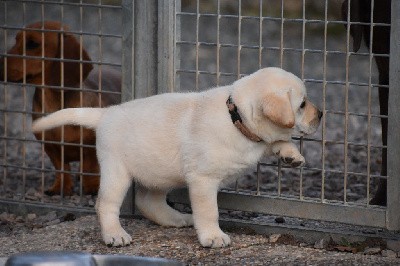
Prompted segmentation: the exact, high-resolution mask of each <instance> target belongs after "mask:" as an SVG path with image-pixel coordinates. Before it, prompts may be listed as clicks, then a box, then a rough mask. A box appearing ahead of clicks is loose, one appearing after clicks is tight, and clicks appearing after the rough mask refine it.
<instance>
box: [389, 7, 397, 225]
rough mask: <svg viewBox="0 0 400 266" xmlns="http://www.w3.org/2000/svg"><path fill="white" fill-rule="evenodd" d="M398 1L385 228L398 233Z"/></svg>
mask: <svg viewBox="0 0 400 266" xmlns="http://www.w3.org/2000/svg"><path fill="white" fill-rule="evenodd" d="M399 31H400V1H392V14H391V31H390V65H389V121H388V144H387V146H388V148H387V153H388V156H387V157H388V180H387V216H386V219H387V228H388V229H389V230H400V212H399V205H400V163H399V162H400V134H399V132H400V105H399V102H400V90H399V89H400V63H399V58H400V36H399V34H398V33H399Z"/></svg>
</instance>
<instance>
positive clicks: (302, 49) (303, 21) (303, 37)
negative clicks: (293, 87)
mask: <svg viewBox="0 0 400 266" xmlns="http://www.w3.org/2000/svg"><path fill="white" fill-rule="evenodd" d="M302 6H303V16H302V17H303V20H302V30H301V79H302V80H304V60H305V57H306V47H305V39H306V2H305V0H303V3H302ZM302 153H303V137H300V154H302ZM299 199H300V200H302V199H303V167H301V168H300V184H299Z"/></svg>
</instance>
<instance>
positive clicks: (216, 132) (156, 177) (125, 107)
mask: <svg viewBox="0 0 400 266" xmlns="http://www.w3.org/2000/svg"><path fill="white" fill-rule="evenodd" d="M321 116H322V113H321V112H320V111H319V110H318V109H317V108H316V107H315V106H314V105H313V104H312V103H311V102H309V101H308V100H307V95H306V88H305V86H304V84H303V82H302V81H301V80H300V79H299V78H297V77H296V76H295V75H293V74H291V73H288V72H286V71H284V70H282V69H279V68H265V69H261V70H259V71H257V72H255V73H254V74H252V75H249V76H246V77H244V78H242V79H240V80H238V81H236V82H235V83H233V84H232V85H230V86H225V87H219V88H215V89H211V90H208V91H204V92H198V93H168V94H162V95H156V96H152V97H149V98H145V99H138V100H134V101H130V102H127V103H123V104H121V105H117V106H112V107H108V108H103V109H101V108H71V109H64V110H60V111H58V112H55V113H53V114H50V115H49V116H46V117H44V118H41V119H39V120H37V121H35V122H34V124H33V131H35V132H37V131H42V130H47V129H51V128H54V127H58V126H61V125H67V124H72V125H81V126H84V127H88V128H92V129H94V130H96V137H97V143H96V147H97V155H98V159H99V163H100V167H101V181H100V190H99V196H98V200H97V203H96V210H97V213H98V216H99V220H100V225H101V230H102V236H103V239H104V241H105V243H106V244H107V245H111V246H121V245H129V243H130V242H131V241H132V238H131V236H130V235H129V234H127V233H126V231H125V230H124V229H123V228H122V227H121V224H120V222H119V212H120V206H121V203H122V201H123V199H124V196H125V194H126V191H127V189H128V188H129V186H130V184H131V181H132V179H134V180H135V181H136V182H137V183H138V187H139V188H138V191H137V194H136V204H137V207H138V209H139V210H140V211H141V213H142V214H143V215H144V216H145V217H147V218H148V219H150V220H152V221H154V222H155V223H158V224H160V225H163V226H176V227H182V226H191V225H194V227H195V228H196V231H197V235H198V239H199V241H200V243H201V245H202V246H204V247H213V248H215V247H224V246H228V245H229V244H230V243H231V240H230V238H229V236H228V235H226V234H225V233H224V232H223V231H222V230H221V229H220V227H219V224H218V206H217V191H218V187H219V186H220V184H221V182H222V181H226V180H227V179H229V178H232V177H237V176H238V174H240V173H241V172H242V171H243V170H244V169H246V168H248V167H251V166H254V165H255V164H256V163H257V161H258V160H259V159H260V158H261V157H262V156H263V155H264V154H266V155H274V154H275V155H278V156H280V157H281V158H282V160H283V161H284V162H286V163H289V164H291V165H292V166H294V167H295V166H300V165H302V164H303V163H304V157H303V156H302V155H301V154H300V153H299V151H298V149H297V148H296V146H295V145H294V144H293V143H291V137H292V135H293V134H294V133H297V134H300V135H304V134H311V133H313V132H315V131H316V130H317V128H318V125H319V122H320V120H321ZM182 186H188V188H189V194H190V200H191V205H192V210H193V215H190V214H182V213H180V212H178V211H176V210H174V209H172V208H171V207H169V206H168V205H167V203H166V195H167V193H168V191H170V190H171V189H173V188H177V187H182Z"/></svg>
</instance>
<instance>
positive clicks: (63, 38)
mask: <svg viewBox="0 0 400 266" xmlns="http://www.w3.org/2000/svg"><path fill="white" fill-rule="evenodd" d="M64 29H65V30H68V27H66V26H65V27H64ZM61 42H63V44H61ZM62 47H63V54H62V53H61V48H62ZM80 51H81V47H80V44H79V42H78V40H77V39H76V38H75V37H74V36H73V35H72V34H70V33H58V53H57V55H56V58H61V55H63V58H64V59H72V60H77V61H79V60H82V61H91V59H90V57H89V55H88V53H87V52H86V51H85V49H83V47H82V59H81V52H80ZM63 64H64V68H63V69H64V71H63V73H62V74H63V77H64V86H66V87H76V86H77V85H79V82H80V72H81V67H80V65H81V64H82V81H84V80H85V79H86V78H87V76H88V75H89V73H90V71H92V69H93V66H92V64H91V63H80V62H68V61H66V62H64V63H63ZM50 72H51V75H50V77H49V78H50V79H51V80H52V84H56V85H60V83H61V63H60V62H56V63H54V64H53V65H52V66H51V68H50Z"/></svg>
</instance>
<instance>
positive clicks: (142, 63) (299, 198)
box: [124, 0, 400, 230]
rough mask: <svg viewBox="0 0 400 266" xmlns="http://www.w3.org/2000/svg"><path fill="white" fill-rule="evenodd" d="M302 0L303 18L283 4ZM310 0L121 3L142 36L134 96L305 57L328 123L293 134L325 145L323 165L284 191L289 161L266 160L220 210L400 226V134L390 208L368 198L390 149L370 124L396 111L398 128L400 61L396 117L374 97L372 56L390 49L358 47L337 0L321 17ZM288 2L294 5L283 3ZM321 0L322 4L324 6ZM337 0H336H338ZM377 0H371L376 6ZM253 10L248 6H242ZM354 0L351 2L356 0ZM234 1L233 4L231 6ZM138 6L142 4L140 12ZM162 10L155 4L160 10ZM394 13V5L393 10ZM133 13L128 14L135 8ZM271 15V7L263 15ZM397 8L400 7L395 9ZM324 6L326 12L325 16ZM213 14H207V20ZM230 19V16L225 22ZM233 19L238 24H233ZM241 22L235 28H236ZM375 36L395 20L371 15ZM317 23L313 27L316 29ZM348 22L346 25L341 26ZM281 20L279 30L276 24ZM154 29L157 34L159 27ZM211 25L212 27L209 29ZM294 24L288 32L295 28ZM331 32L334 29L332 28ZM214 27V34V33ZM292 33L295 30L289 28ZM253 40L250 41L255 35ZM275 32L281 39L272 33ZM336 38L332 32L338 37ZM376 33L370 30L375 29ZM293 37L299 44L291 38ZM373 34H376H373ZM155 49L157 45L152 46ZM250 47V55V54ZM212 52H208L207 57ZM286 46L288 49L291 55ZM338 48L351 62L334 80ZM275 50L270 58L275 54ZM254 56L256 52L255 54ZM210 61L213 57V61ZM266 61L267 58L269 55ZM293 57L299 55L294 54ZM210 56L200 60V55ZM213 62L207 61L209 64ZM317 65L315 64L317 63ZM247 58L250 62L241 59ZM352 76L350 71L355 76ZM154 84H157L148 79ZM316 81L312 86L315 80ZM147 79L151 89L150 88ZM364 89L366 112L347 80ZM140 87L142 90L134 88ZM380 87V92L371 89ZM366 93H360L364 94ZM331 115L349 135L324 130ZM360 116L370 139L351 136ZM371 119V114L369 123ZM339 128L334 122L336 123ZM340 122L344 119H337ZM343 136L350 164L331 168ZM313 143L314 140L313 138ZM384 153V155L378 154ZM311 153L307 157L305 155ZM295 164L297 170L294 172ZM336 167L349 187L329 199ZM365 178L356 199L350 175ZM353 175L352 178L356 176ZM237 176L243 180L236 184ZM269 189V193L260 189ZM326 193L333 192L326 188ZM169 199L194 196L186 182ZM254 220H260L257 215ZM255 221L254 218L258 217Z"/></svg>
mask: <svg viewBox="0 0 400 266" xmlns="http://www.w3.org/2000/svg"><path fill="white" fill-rule="evenodd" d="M296 2H297V3H299V2H301V4H300V6H299V8H300V11H299V14H300V17H296V15H293V14H290V13H289V12H290V11H289V12H288V13H289V15H288V16H286V12H287V11H286V10H285V8H286V7H289V6H290V4H292V5H295V6H297V4H296ZM310 2H312V1H305V0H304V1H284V0H279V1H262V0H259V1H240V0H238V1H229V3H228V1H222V0H215V1H198V0H197V1H172V0H171V1H150V2H149V1H146V3H143V2H140V1H136V2H134V4H133V5H131V4H130V2H129V3H127V2H124V4H125V6H124V8H127V9H128V10H130V9H131V8H133V9H134V10H135V11H134V14H135V15H137V16H136V17H135V20H136V19H137V21H135V23H134V25H135V27H134V29H135V31H136V33H135V34H137V36H135V37H134V40H135V41H134V43H135V45H136V46H135V50H134V51H135V57H134V58H135V59H134V68H135V69H136V71H134V72H133V73H134V75H133V77H134V78H135V79H137V81H136V82H134V83H133V84H135V85H134V88H133V93H132V94H138V95H143V94H146V88H158V89H160V91H157V93H162V92H172V91H188V90H201V89H204V88H207V87H212V86H216V85H224V84H229V83H231V82H233V81H234V80H236V79H237V78H240V77H242V76H244V75H246V74H250V73H251V72H252V71H255V70H257V69H259V68H261V67H265V66H279V67H284V68H285V67H286V69H289V70H290V69H291V68H293V66H290V64H286V65H285V63H284V61H285V59H286V58H287V57H290V54H293V53H297V54H298V55H297V56H299V57H300V59H299V60H298V61H299V66H297V70H296V69H294V70H292V71H293V72H295V73H296V71H297V73H296V74H298V75H299V76H301V78H302V79H303V80H304V81H305V82H306V85H309V86H311V89H314V90H315V88H314V87H315V84H318V85H319V86H320V93H321V94H322V95H323V97H322V102H323V103H322V104H321V105H322V106H321V107H322V108H323V111H324V120H323V122H322V124H321V128H322V134H321V135H320V136H319V137H318V136H317V137H313V136H311V137H306V138H301V139H299V138H297V139H296V138H295V141H296V143H297V144H299V145H300V147H301V150H303V152H307V150H306V146H307V143H310V142H314V143H319V145H320V147H319V149H320V150H321V153H320V156H321V157H322V160H321V161H320V163H319V165H316V166H306V167H303V168H302V169H300V170H295V171H297V175H298V176H299V179H300V180H299V181H298V183H299V185H298V186H299V189H298V191H297V193H294V194H295V195H285V193H284V190H283V189H284V186H283V185H282V184H281V182H282V181H281V179H282V178H283V175H282V170H283V169H284V166H283V165H281V163H277V162H276V161H275V162H261V163H260V164H259V165H258V167H257V173H256V174H255V178H252V181H253V182H254V184H255V186H253V187H252V188H251V189H247V188H246V189H241V188H240V182H237V183H236V186H235V187H230V188H223V189H222V191H221V192H220V193H219V196H218V200H219V202H218V203H219V207H220V209H229V210H238V211H244V212H246V211H248V212H256V213H265V214H272V215H276V216H289V217H297V218H301V219H316V220H324V221H332V222H339V223H346V224H353V225H362V226H372V227H381V228H387V229H390V230H399V229H400V223H399V221H400V220H399V213H398V211H397V206H399V199H400V198H399V185H400V183H399V178H398V173H399V170H400V169H399V168H398V167H399V164H398V163H397V161H398V159H399V156H398V154H399V153H398V145H396V143H398V141H399V139H398V136H396V134H389V136H388V137H389V140H388V143H389V144H388V145H387V150H388V158H389V159H388V160H389V161H388V169H389V170H388V172H389V174H388V176H387V177H383V178H387V182H388V203H387V207H386V208H384V207H379V206H373V205H370V204H369V199H371V198H372V196H373V193H374V192H373V187H371V184H372V182H373V180H374V179H375V180H377V179H378V178H382V177H381V176H380V174H379V173H376V171H375V172H373V171H372V170H371V169H370V168H371V165H370V164H372V163H371V162H372V160H374V159H376V158H372V157H373V156H377V154H376V153H375V154H374V155H373V154H372V152H371V150H372V149H378V150H381V151H382V149H384V148H386V147H384V146H382V144H381V143H380V142H379V141H380V140H378V142H377V141H375V142H374V141H373V140H372V139H373V138H375V139H376V138H377V136H375V135H374V133H371V131H372V130H373V127H375V128H376V127H377V126H378V125H379V121H378V120H379V119H381V118H383V119H389V124H390V126H389V128H390V131H389V132H396V128H397V127H398V126H399V119H397V116H398V115H397V114H398V105H396V103H397V97H399V96H398V92H397V91H396V89H394V88H396V87H397V86H398V84H399V76H398V74H396V73H398V71H399V66H398V65H397V64H396V62H395V60H391V61H390V88H389V89H390V101H389V116H388V118H387V117H385V116H381V115H379V113H378V114H377V113H376V112H375V113H374V111H373V110H372V106H373V105H374V104H375V105H376V102H375V103H373V101H374V100H373V99H371V98H373V97H376V96H377V95H376V90H377V88H378V86H379V85H381V86H384V85H382V84H379V83H376V81H374V79H373V77H372V76H373V74H374V71H375V72H376V70H374V64H375V62H374V57H375V56H383V57H385V56H386V57H387V56H388V55H387V54H385V55H381V54H373V53H372V52H370V51H365V50H363V51H359V52H352V51H351V49H350V43H351V36H350V32H349V26H346V24H347V22H348V21H342V20H341V19H340V18H332V12H331V11H329V10H328V7H329V9H330V8H332V6H333V5H334V4H335V2H334V1H328V0H326V1H319V4H317V5H316V6H317V8H319V10H318V11H317V12H320V15H319V17H318V15H316V18H315V17H314V18H313V17H312V16H311V17H309V15H308V14H306V9H307V8H308V7H310V5H306V4H307V3H308V4H309V3H310ZM267 3H269V4H270V5H273V4H276V6H277V7H278V8H276V10H275V11H277V14H273V12H274V11H271V12H270V13H268V12H269V11H268V7H271V6H268V5H266V4H267ZM285 3H288V5H285ZM321 3H322V4H321ZM336 4H337V1H336ZM373 5H374V1H372V6H373ZM242 6H246V8H249V9H251V10H250V11H249V10H245V7H243V8H242ZM349 6H350V4H349ZM232 9H233V10H232ZM137 10H141V11H137ZM157 11H158V12H157ZM396 11H397V12H396ZM398 11H400V5H399V3H398V2H396V1H393V2H392V23H391V24H392V25H391V32H392V33H394V32H397V30H398V29H399V26H400V24H399V17H398V14H399V12H398ZM129 13H131V11H129V12H128V14H129ZM265 13H267V14H265ZM395 13H397V14H395ZM321 14H322V15H321ZM154 17H157V18H158V23H152V22H154V20H153V18H154ZM210 20H211V21H212V22H207V21H210ZM227 20H231V21H232V22H231V23H229V22H226V21H227ZM249 21H251V22H253V24H251V25H247V26H246V23H249ZM268 23H276V24H277V25H278V26H277V27H275V28H276V30H277V32H271V31H268V29H267V30H265V28H266V25H268ZM291 23H292V24H293V23H298V24H299V25H298V26H299V27H298V28H299V32H300V37H299V39H298V40H297V41H298V43H299V46H298V47H293V46H291V45H293V43H291V44H289V46H286V43H285V41H284V40H286V32H285V31H286V29H287V28H288V27H289V26H286V25H287V24H289V25H292V24H291ZM352 23H353V24H360V25H366V23H362V22H352ZM228 25H231V27H229V26H228ZM232 25H234V26H232ZM370 25H372V26H371V35H372V33H373V30H372V29H373V28H374V27H376V26H383V27H388V26H390V25H389V24H383V23H374V22H373V21H372V22H371V24H370ZM312 26H313V27H314V29H313V28H310V27H312ZM252 27H255V28H257V30H255V31H254V32H253V33H255V35H252V36H251V35H250V34H247V33H248V31H251V28H252ZM318 27H319V30H321V31H322V33H321V38H322V39H323V43H322V48H315V47H311V48H309V47H307V45H310V44H309V42H307V41H306V36H307V37H308V35H307V34H308V31H312V30H316V31H317V30H318V29H315V28H318ZM338 27H341V28H338ZM275 28H274V29H275ZM340 29H341V30H342V31H343V32H344V35H343V37H342V39H343V40H344V46H343V47H339V48H337V47H334V48H332V47H331V46H330V45H329V42H330V41H331V40H332V36H329V34H331V32H333V33H334V31H335V30H340ZM142 31H144V32H146V33H149V32H152V33H153V34H150V36H151V41H150V42H148V41H149V40H148V39H146V41H147V42H146V45H144V44H143V43H141V40H142V39H143V38H144V36H140V35H141V34H143V33H142ZM224 31H228V32H229V34H230V36H222V33H223V32H224ZM155 32H156V34H155ZM209 32H211V33H209ZM265 32H267V34H270V35H271V36H272V37H273V36H276V37H275V38H276V39H277V42H276V44H275V45H268V43H266V42H265V39H264V37H265V35H264V34H265ZM289 32H290V31H289ZM328 33H329V34H328ZM207 34H208V35H207ZM289 34H290V33H289ZM251 38H253V39H251ZM273 38H274V37H273ZM333 38H335V36H333ZM371 38H372V37H371ZM397 38H398V37H397V36H396V34H392V39H391V51H390V53H391V55H392V58H396V55H398V54H399V51H398V49H399V42H398V41H396V39H397ZM289 42H293V40H290V38H289ZM371 42H372V41H371ZM155 43H157V45H156V47H157V49H154V48H153V47H152V45H154V44H155ZM149 49H150V51H149ZM224 49H225V50H229V49H231V50H233V51H231V52H226V51H223V50H224ZM249 50H251V51H252V52H253V53H249ZM268 53H276V56H275V58H277V62H278V63H276V62H268V61H267V60H265V58H266V54H267V55H268ZM210 54H211V55H210ZM287 54H289V55H287ZM310 54H320V55H321V56H322V60H321V63H320V66H321V67H320V68H319V69H318V70H319V71H320V73H321V76H320V77H319V78H314V77H312V76H311V77H307V76H306V75H307V74H309V73H308V70H307V67H308V66H307V65H308V64H315V63H317V62H315V61H310V60H307V59H306V58H307V56H309V55H310ZM143 55H146V56H148V55H154V56H155V58H154V59H153V60H150V61H149V59H146V60H143V59H144V58H142V59H141V56H143ZM229 56H231V57H236V60H234V62H233V63H232V62H229V63H228V64H224V63H223V62H224V60H227V58H228V57H229ZM332 56H333V57H335V56H343V57H344V62H343V68H344V69H345V73H344V77H343V78H341V79H331V77H330V76H329V75H328V73H327V71H329V69H330V66H329V62H330V60H328V59H327V58H330V57H332ZM272 57H273V56H272ZM353 57H356V58H357V57H364V62H366V63H365V64H364V65H365V66H366V67H367V68H366V71H367V72H368V75H367V76H368V77H367V80H366V81H364V82H360V81H354V80H353V79H351V78H350V74H351V73H350V71H353V70H354V67H350V64H354V63H353V61H352V60H353ZM249 58H251V59H249ZM207 60H208V61H207ZM246 60H247V61H249V60H254V61H256V63H255V64H249V63H248V62H245V61H246ZM264 60H265V61H264ZM286 60H289V61H290V60H292V59H291V58H289V59H286ZM202 61H203V62H202ZM204 61H206V63H204ZM317 64H318V63H317ZM242 65H247V66H248V67H247V66H246V67H247V68H246V67H243V66H242ZM143 69H146V70H149V69H151V71H146V72H145V73H141V71H143ZM352 78H353V77H352ZM149 85H150V86H149ZM312 85H314V87H312ZM146 86H147V87H146ZM340 86H342V87H343V90H344V97H343V98H344V101H343V104H344V110H342V111H341V110H339V111H338V110H334V109H330V108H331V107H328V106H327V102H326V99H325V98H326V96H327V94H326V91H327V89H329V88H330V87H335V88H336V87H340ZM358 87H361V88H362V87H366V88H367V94H366V95H367V96H366V97H365V98H366V99H367V106H368V108H367V110H365V111H359V110H358V111H353V110H351V107H350V106H349V104H351V100H349V90H350V88H351V89H352V90H354V88H358ZM137 89H139V90H140V91H139V92H137V91H136V90H137ZM374 93H375V95H374ZM360 97H362V96H360ZM329 115H339V116H341V117H342V118H343V120H344V125H343V127H344V128H343V131H344V133H343V137H342V139H340V140H335V139H334V140H332V139H328V137H327V133H326V131H327V130H329V128H328V124H327V120H329V119H330V117H329ZM353 117H362V118H363V119H365V121H366V124H367V128H366V131H367V133H366V138H367V140H366V141H365V142H363V141H360V139H358V140H357V141H355V140H353V139H350V137H349V136H348V132H349V131H350V123H351V122H352V120H351V119H353ZM372 121H374V122H372ZM329 126H330V127H332V125H329ZM336 126H337V125H336ZM333 144H339V145H342V146H343V153H344V155H343V157H344V159H343V164H344V165H342V167H343V168H344V169H343V170H340V169H339V170H338V169H329V167H327V166H326V165H325V160H326V157H328V152H329V145H333ZM350 146H353V147H363V148H365V149H366V153H367V156H366V157H367V158H366V161H367V169H366V170H365V171H364V172H363V171H360V170H359V169H358V170H354V169H353V168H352V166H351V165H352V164H354V163H355V164H357V162H356V160H355V162H352V161H351V160H350V158H348V156H349V154H350V153H351V148H350ZM314 148H315V145H314ZM378 154H379V153H378ZM306 161H307V156H306ZM263 167H271V168H274V169H276V171H277V185H276V186H277V188H276V192H275V193H268V191H266V190H268V188H267V189H264V188H263V184H262V182H263V180H262V171H261V169H262V168H263ZM289 171H290V170H289ZM307 172H312V173H314V175H315V172H317V173H319V174H320V175H319V177H315V176H314V177H312V175H311V177H310V174H308V175H307ZM335 174H339V175H340V176H342V181H341V182H342V183H343V188H342V190H343V194H342V196H341V199H339V200H338V199H337V198H334V199H329V198H328V197H327V196H325V187H324V182H325V181H326V179H327V178H328V177H329V175H335ZM354 176H358V177H361V178H363V179H364V182H366V191H365V193H364V195H365V197H366V199H364V200H356V201H352V200H351V197H352V194H351V190H350V189H349V187H347V186H350V185H353V184H352V182H350V181H348V180H347V179H350V178H351V177H354ZM310 178H313V179H314V180H315V179H318V178H319V179H321V184H320V190H321V191H320V193H319V194H317V196H315V194H311V196H310V195H308V194H307V191H303V188H302V184H304V183H306V181H307V179H310ZM353 183H354V182H353ZM238 184H239V185H238ZM263 190H264V191H263ZM326 194H327V193H326ZM169 200H170V201H172V202H175V203H186V204H187V203H188V196H187V191H186V190H178V191H174V192H172V193H171V194H170V196H169ZM252 222H254V220H253V221H252ZM255 223H257V221H256V222H255Z"/></svg>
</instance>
